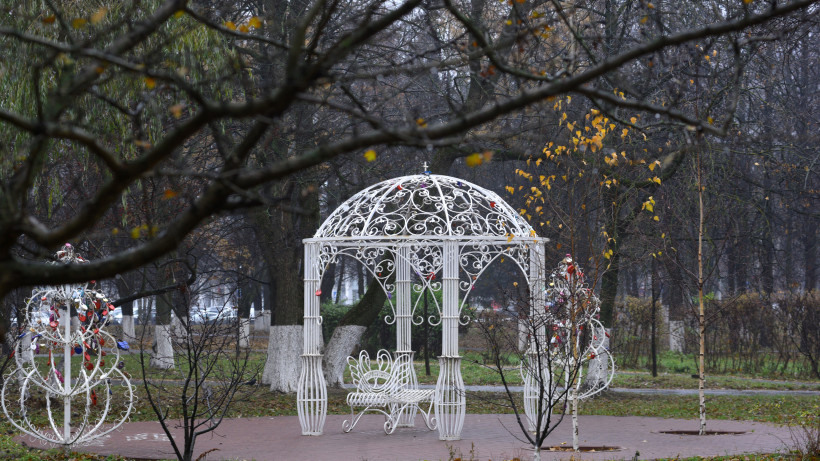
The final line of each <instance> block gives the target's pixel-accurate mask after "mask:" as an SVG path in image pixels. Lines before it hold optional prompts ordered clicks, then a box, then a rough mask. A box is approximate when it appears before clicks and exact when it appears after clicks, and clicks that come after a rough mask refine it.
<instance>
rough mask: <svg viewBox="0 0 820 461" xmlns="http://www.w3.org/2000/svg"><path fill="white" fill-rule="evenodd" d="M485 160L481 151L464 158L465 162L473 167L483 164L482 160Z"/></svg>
mask: <svg viewBox="0 0 820 461" xmlns="http://www.w3.org/2000/svg"><path fill="white" fill-rule="evenodd" d="M483 161H484V159H483V157H482V156H481V154H479V153H475V154H470V155H468V156H467V158H465V159H464V163H466V164H467V166H468V167H471V168H473V167H477V166H479V165H481V162H483Z"/></svg>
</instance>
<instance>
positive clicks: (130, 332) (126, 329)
mask: <svg viewBox="0 0 820 461" xmlns="http://www.w3.org/2000/svg"><path fill="white" fill-rule="evenodd" d="M122 335H123V337H124V339H125V340H126V341H128V340H133V339H135V338H136V337H137V334H136V331H135V330H134V316H133V315H123V316H122Z"/></svg>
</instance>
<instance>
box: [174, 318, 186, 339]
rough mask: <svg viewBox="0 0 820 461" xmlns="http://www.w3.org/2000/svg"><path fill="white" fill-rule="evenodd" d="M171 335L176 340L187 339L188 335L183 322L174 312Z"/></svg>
mask: <svg viewBox="0 0 820 461" xmlns="http://www.w3.org/2000/svg"><path fill="white" fill-rule="evenodd" d="M171 334H172V335H173V336H174V337H176V338H185V337H186V336H187V335H188V332H187V330H186V329H185V325H184V324H183V323H182V320H181V319H180V318H179V317H177V315H176V314H175V313H173V312H171Z"/></svg>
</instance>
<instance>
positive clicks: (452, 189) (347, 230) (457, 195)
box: [314, 174, 535, 240]
mask: <svg viewBox="0 0 820 461" xmlns="http://www.w3.org/2000/svg"><path fill="white" fill-rule="evenodd" d="M534 236H535V231H534V230H533V229H532V227H531V226H530V225H529V223H527V221H525V220H524V218H523V217H521V216H520V215H519V214H518V213H516V211H515V210H514V209H513V208H512V207H511V206H510V205H509V204H507V202H505V201H504V199H502V198H501V197H500V196H499V195H498V194H496V193H495V192H492V191H490V190H487V189H484V188H483V187H480V186H477V185H475V184H473V183H470V182H467V181H464V180H463V179H458V178H453V177H451V176H442V175H435V174H417V175H410V176H401V177H398V178H393V179H388V180H386V181H382V182H380V183H378V184H374V185H372V186H370V187H368V188H366V189H363V190H361V191H359V192H358V193H357V194H355V195H354V196H352V197H350V198H349V199H348V200H347V201H345V202H344V203H342V204H341V205H340V206H339V207H338V208H336V210H334V211H333V213H331V215H330V216H329V217H328V218H327V219H326V220H325V221H324V223H322V226H321V227H320V228H319V230H317V231H316V234H315V235H314V239H346V238H353V239H365V240H367V239H379V238H385V237H387V238H407V237H417V238H430V237H432V238H437V237H507V238H510V237H534Z"/></svg>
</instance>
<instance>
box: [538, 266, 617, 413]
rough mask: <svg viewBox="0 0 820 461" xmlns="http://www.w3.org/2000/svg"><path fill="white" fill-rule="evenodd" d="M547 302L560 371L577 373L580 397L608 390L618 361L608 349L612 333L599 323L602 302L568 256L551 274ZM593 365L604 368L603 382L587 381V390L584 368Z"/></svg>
mask: <svg viewBox="0 0 820 461" xmlns="http://www.w3.org/2000/svg"><path fill="white" fill-rule="evenodd" d="M546 302H547V304H546V306H545V323H546V325H547V328H548V331H547V334H548V335H549V336H548V338H549V339H548V347H547V348H548V350H549V352H550V353H551V354H553V356H554V357H555V358H556V360H555V364H556V365H557V366H558V367H559V368H564V369H566V370H573V369H577V370H578V377H577V378H578V379H577V380H576V387H577V389H578V390H579V391H580V393H579V394H578V396H577V398H579V399H584V398H587V397H591V396H592V395H594V394H597V393H599V392H601V391H603V390H604V389H606V388H607V387H609V384H610V383H611V382H612V378H613V377H614V376H615V361H614V358H613V357H612V354H611V353H610V351H609V349H608V348H607V347H606V343H607V341H606V338H608V337H609V333H607V331H606V329H605V328H604V326H603V325H602V324H601V322H600V321H599V320H598V318H599V317H600V311H601V301H600V299H599V298H598V296H596V295H595V293H594V292H593V291H592V289H591V288H590V287H589V286H588V285H587V283H586V281H585V278H584V272H583V270H582V269H581V267H580V266H578V264H577V263H576V262H575V261H573V259H572V256H571V255H566V257H565V258H564V259H563V260H562V261H561V262H560V263H559V265H558V267H557V268H556V269H555V270H554V271H553V272H552V274H551V276H550V279H549V283H548V286H547V289H546ZM573 327H574V328H575V330H574V331H573ZM573 333H574V334H573ZM573 343H574V344H573ZM596 359H597V360H596ZM593 364H594V366H598V367H602V366H604V368H603V369H602V370H601V371H604V372H605V374H604V377H603V380H599V381H595V382H592V383H591V385H589V384H590V383H589V382H587V387H585V388H582V386H581V384H582V379H581V377H582V375H583V369H584V367H587V368H589V367H591V366H593ZM590 371H591V370H587V372H590ZM568 384H569V383H568Z"/></svg>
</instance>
